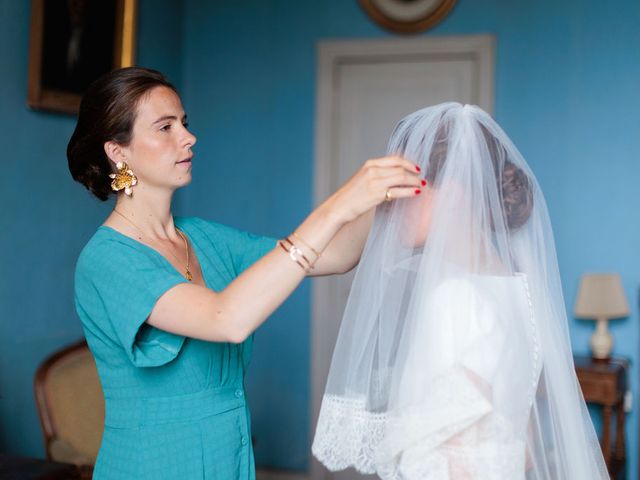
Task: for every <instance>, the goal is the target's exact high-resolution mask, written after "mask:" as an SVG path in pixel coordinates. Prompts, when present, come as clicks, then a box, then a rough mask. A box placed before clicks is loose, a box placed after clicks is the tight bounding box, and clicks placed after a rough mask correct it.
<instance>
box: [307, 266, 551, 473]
mask: <svg viewBox="0 0 640 480" xmlns="http://www.w3.org/2000/svg"><path fill="white" fill-rule="evenodd" d="M460 298H467V299H470V301H467V302H459V301H456V299H460ZM452 306H454V307H455V308H452ZM424 312H425V319H429V318H434V319H437V324H435V325H434V324H433V323H431V322H429V321H424V322H422V323H420V324H419V325H420V328H419V329H418V330H417V331H416V332H415V336H414V342H413V344H412V346H411V349H410V350H409V352H408V355H407V358H406V363H405V366H404V371H403V372H402V376H401V380H400V382H399V386H398V397H399V399H400V401H399V403H398V405H397V406H396V408H395V409H394V410H393V411H388V412H386V413H384V414H382V413H376V412H370V411H367V409H366V407H365V399H364V398H351V399H347V398H345V397H339V396H332V395H327V396H325V398H324V400H323V404H322V412H321V414H320V422H319V423H318V427H317V431H316V442H315V443H314V445H313V453H314V455H315V456H316V457H317V458H318V459H319V460H320V461H322V462H323V463H324V464H325V465H327V467H328V468H330V469H331V470H339V469H344V468H346V467H347V466H349V465H355V466H356V467H357V468H358V470H360V471H361V472H363V473H374V472H378V474H379V475H380V477H381V478H382V479H384V480H386V479H390V480H391V479H394V480H395V479H403V480H404V479H406V480H414V479H423V480H432V479H433V480H450V479H451V480H453V479H456V478H465V477H464V476H463V475H464V472H467V473H469V474H471V473H473V476H469V477H468V478H474V479H476V478H481V479H487V480H490V479H491V480H493V479H512V480H517V479H520V478H525V477H524V472H525V470H526V468H525V463H526V462H525V455H526V442H525V437H526V434H527V421H528V418H529V413H530V410H531V405H532V401H533V396H534V394H535V391H536V388H537V384H538V378H539V375H540V369H541V361H540V357H539V352H538V350H537V349H535V350H532V351H531V352H530V355H529V358H530V359H531V361H530V362H529V363H528V364H523V363H522V362H518V364H517V367H518V368H517V369H516V368H509V369H501V365H502V364H504V363H505V362H513V361H514V358H513V357H514V355H519V353H516V352H518V351H519V352H520V353H521V349H522V348H530V347H529V346H535V345H537V343H538V341H537V334H536V326H535V318H534V313H533V309H532V306H531V301H530V297H529V290H528V285H527V280H526V277H525V276H524V275H515V276H475V277H473V278H458V279H456V278H454V279H450V280H447V281H445V282H443V283H442V285H440V286H439V287H438V288H436V289H434V291H433V292H432V294H431V295H429V297H428V298H426V299H425V302H424ZM514 319H523V320H524V321H522V322H521V324H522V325H526V326H527V332H526V335H527V337H528V338H529V340H530V341H528V342H526V343H525V344H524V345H523V344H518V342H513V341H512V340H510V338H509V332H510V331H511V330H512V327H511V325H513V324H514ZM516 322H517V323H520V322H519V321H516ZM434 327H435V328H434ZM460 350H462V351H463V353H462V354H460V355H457V354H456V353H455V352H458V351H460ZM502 371H509V375H518V378H505V376H504V375H503V374H502ZM505 383H506V384H507V385H505ZM512 384H517V385H518V386H519V388H521V389H522V390H523V392H524V391H526V394H525V395H523V396H522V400H523V401H522V402H521V404H520V405H516V404H513V403H509V404H508V405H506V402H503V401H501V400H500V399H499V395H500V391H501V390H502V391H504V390H506V391H508V390H510V389H511V388H512ZM507 400H508V399H507ZM494 401H495V405H494ZM346 425H348V427H346ZM354 445H356V446H358V448H357V449H356V450H355V451H354V449H353V446H354ZM455 472H459V474H458V475H456V474H455Z"/></svg>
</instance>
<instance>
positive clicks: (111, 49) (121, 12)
mask: <svg viewBox="0 0 640 480" xmlns="http://www.w3.org/2000/svg"><path fill="white" fill-rule="evenodd" d="M137 3H138V2H137V0H69V1H62V2H61V1H60V0H31V27H30V34H29V79H28V94H27V104H28V105H29V107H31V108H34V109H38V110H49V111H54V112H62V113H70V114H77V113H78V108H79V106H80V99H81V98H82V93H83V92H84V90H85V89H86V87H87V86H88V85H89V84H90V83H91V82H92V81H93V80H95V79H96V78H98V77H99V76H100V75H102V74H104V73H107V72H108V71H110V70H113V69H115V68H121V67H128V66H131V65H133V64H134V62H135V46H136V20H137V19H136V17H137V7H138V5H137Z"/></svg>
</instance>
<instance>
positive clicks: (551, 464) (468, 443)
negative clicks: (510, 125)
mask: <svg viewBox="0 0 640 480" xmlns="http://www.w3.org/2000/svg"><path fill="white" fill-rule="evenodd" d="M388 150H389V153H390V154H397V155H401V156H403V157H405V158H407V159H408V160H411V161H414V162H415V163H416V164H417V165H420V167H421V168H422V171H424V172H425V173H426V179H427V181H428V182H429V183H428V188H427V190H426V191H424V192H423V195H422V196H421V198H416V199H410V200H396V201H390V202H388V203H385V204H384V205H383V206H382V207H379V208H378V210H377V211H376V214H375V219H374V223H373V227H372V229H371V233H370V235H369V238H368V241H367V244H366V247H365V250H364V253H363V256H362V259H361V261H360V264H359V266H358V269H357V272H356V276H355V279H354V281H353V285H352V289H351V293H350V296H349V300H348V302H347V306H346V310H345V313H344V318H343V322H342V325H341V329H340V333H339V336H338V340H337V343H336V347H335V351H334V356H333V360H332V365H331V370H330V373H329V378H328V381H327V387H326V392H325V395H324V397H323V401H322V406H321V411H320V416H319V419H318V424H317V429H316V434H315V439H314V442H313V447H312V450H313V454H314V455H315V456H316V457H317V458H318V459H319V460H320V461H321V462H322V463H323V464H324V465H325V466H326V467H327V468H329V469H330V470H341V469H345V468H347V467H350V466H352V467H354V468H356V469H357V470H358V471H360V472H362V473H376V474H377V475H378V476H379V477H380V478H382V479H383V480H417V479H420V480H467V479H469V480H471V479H473V480H507V479H508V480H517V479H523V480H525V479H526V480H592V479H593V480H595V479H607V478H609V477H608V474H607V471H606V468H605V465H604V461H603V458H602V454H601V451H600V447H599V445H598V441H597V437H596V434H595V431H594V428H593V425H592V423H591V420H590V418H589V415H588V412H587V409H586V406H585V403H584V399H583V397H582V393H581V391H580V387H579V384H578V382H577V379H576V375H575V371H574V365H573V358H572V354H571V348H570V342H569V332H568V326H567V317H566V312H565V305H564V301H563V296H562V288H561V284H560V277H559V272H558V264H557V259H556V253H555V248H554V241H553V235H552V231H551V223H550V220H549V216H548V213H547V208H546V205H545V202H544V198H543V195H542V192H541V190H540V187H539V185H538V184H537V182H536V180H535V177H534V176H533V173H532V172H531V170H530V169H529V167H528V165H527V164H526V162H525V161H524V159H523V157H522V155H521V154H520V152H519V151H518V150H517V149H516V147H515V146H514V145H513V143H512V142H511V141H510V140H509V138H508V137H507V135H506V134H505V133H504V131H502V129H501V128H500V127H499V126H498V125H497V124H496V123H495V121H493V120H492V119H491V117H490V116H489V115H488V114H486V113H485V112H484V111H482V110H481V109H480V108H478V107H475V106H470V105H464V106H463V105H460V104H458V103H445V104H441V105H437V106H434V107H429V108H425V109H423V110H419V111H417V112H415V113H412V114H410V115H408V116H407V117H405V118H404V119H402V120H401V121H400V123H399V124H398V125H397V127H396V129H395V130H394V132H393V134H392V136H391V140H390V142H389V148H388Z"/></svg>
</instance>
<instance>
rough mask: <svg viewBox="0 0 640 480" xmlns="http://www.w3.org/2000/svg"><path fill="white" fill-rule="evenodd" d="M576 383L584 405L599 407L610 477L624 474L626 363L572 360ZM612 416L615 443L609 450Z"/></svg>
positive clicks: (588, 358) (625, 361) (584, 358)
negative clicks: (613, 419)
mask: <svg viewBox="0 0 640 480" xmlns="http://www.w3.org/2000/svg"><path fill="white" fill-rule="evenodd" d="M574 361H575V366H576V373H577V375H578V381H579V382H580V387H581V388H582V394H583V395H584V399H585V401H586V402H589V403H593V404H596V405H600V406H602V414H603V418H602V424H603V425H602V439H601V440H600V444H601V446H602V454H603V456H604V460H605V462H606V464H607V468H608V469H609V473H610V474H611V478H617V474H618V473H619V472H623V471H624V465H625V461H626V459H625V435H624V416H625V412H624V396H625V393H626V391H627V369H628V368H629V362H628V361H627V360H626V359H623V358H612V359H610V360H608V361H595V360H593V359H592V358H591V357H574ZM614 413H615V415H616V441H615V446H614V448H613V450H612V448H611V420H612V415H613V414H614Z"/></svg>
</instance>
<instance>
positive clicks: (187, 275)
mask: <svg viewBox="0 0 640 480" xmlns="http://www.w3.org/2000/svg"><path fill="white" fill-rule="evenodd" d="M113 211H114V212H115V213H117V214H118V215H120V216H121V217H122V218H124V219H125V220H126V221H127V222H129V223H130V224H131V225H133V226H134V228H135V229H136V230H138V232H140V235H142V236H143V237H145V238H146V235H145V234H144V232H143V231H142V230H141V229H140V228H139V227H138V226H137V225H136V224H135V223H133V221H132V220H130V219H128V218H127V217H125V216H124V215H123V214H122V213H120V212H119V211H118V210H116V209H115V208H114V209H113ZM176 232H178V235H180V238H182V241H183V242H184V249H185V251H186V252H187V266H186V269H185V272H184V277H185V278H186V279H187V280H189V281H192V280H193V275H192V274H191V269H190V268H189V243H188V242H187V237H186V236H185V234H184V233H182V232H181V231H180V230H179V229H178V228H177V227H176ZM140 240H142V238H141V239H140ZM169 253H170V254H171V255H173V257H174V258H175V259H176V260H177V261H178V263H182V261H181V260H180V259H179V258H178V256H177V255H176V254H175V253H173V252H172V251H171V250H169Z"/></svg>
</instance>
